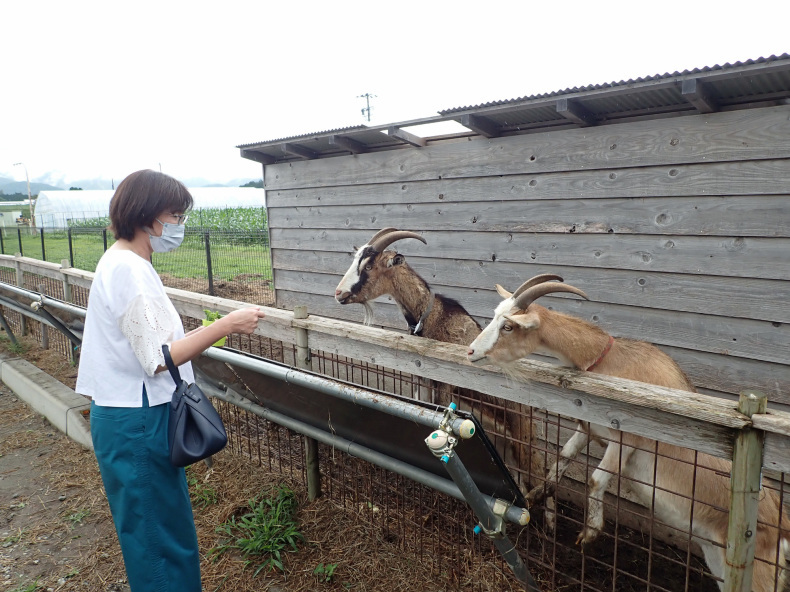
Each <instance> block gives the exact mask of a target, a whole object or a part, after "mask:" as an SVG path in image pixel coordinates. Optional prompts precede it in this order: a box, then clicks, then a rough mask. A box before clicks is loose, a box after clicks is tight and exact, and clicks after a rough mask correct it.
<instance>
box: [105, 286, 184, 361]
mask: <svg viewBox="0 0 790 592" xmlns="http://www.w3.org/2000/svg"><path fill="white" fill-rule="evenodd" d="M118 325H119V327H120V329H121V333H123V334H124V336H126V338H127V339H128V340H129V343H130V344H131V346H132V351H134V355H135V356H136V357H137V359H138V360H139V362H140V364H141V365H142V367H143V370H145V373H146V374H148V376H153V375H154V374H155V373H156V369H157V368H158V367H159V366H164V365H165V356H164V354H163V353H162V345H163V344H165V343H168V342H169V341H171V340H172V339H173V336H174V333H175V326H174V319H173V317H172V315H171V314H170V311H169V309H168V306H167V303H166V302H163V301H162V300H161V299H158V298H151V297H150V296H149V297H146V296H145V295H139V296H137V297H135V298H134V299H133V300H132V301H131V303H130V304H129V307H128V308H127V310H126V312H125V313H124V315H123V316H122V317H121V319H120V321H119V322H118Z"/></svg>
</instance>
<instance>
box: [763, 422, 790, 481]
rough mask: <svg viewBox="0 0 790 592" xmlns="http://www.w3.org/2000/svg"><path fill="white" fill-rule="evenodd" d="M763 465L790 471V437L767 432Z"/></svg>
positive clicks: (768, 467)
mask: <svg viewBox="0 0 790 592" xmlns="http://www.w3.org/2000/svg"><path fill="white" fill-rule="evenodd" d="M763 467H765V468H766V469H768V470H772V471H781V472H783V473H787V472H790V437H788V436H786V435H784V434H776V433H772V432H768V433H766V435H765V450H764V452H763Z"/></svg>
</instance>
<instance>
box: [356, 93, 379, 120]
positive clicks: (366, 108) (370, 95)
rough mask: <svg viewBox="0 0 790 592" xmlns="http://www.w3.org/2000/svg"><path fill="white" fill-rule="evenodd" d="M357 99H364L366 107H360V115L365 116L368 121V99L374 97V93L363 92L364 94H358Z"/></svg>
mask: <svg viewBox="0 0 790 592" xmlns="http://www.w3.org/2000/svg"><path fill="white" fill-rule="evenodd" d="M357 98H358V99H365V103H366V105H367V106H366V107H362V117H367V118H368V121H370V109H371V107H370V99H374V98H376V95H372V94H370V93H365V94H364V95H359V96H358V97H357Z"/></svg>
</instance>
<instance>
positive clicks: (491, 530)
mask: <svg viewBox="0 0 790 592" xmlns="http://www.w3.org/2000/svg"><path fill="white" fill-rule="evenodd" d="M442 464H444V466H445V468H446V469H447V472H448V473H449V475H450V477H451V478H452V480H453V482H454V483H455V484H456V486H457V487H458V489H459V491H460V492H461V493H462V494H463V496H464V499H465V500H466V502H467V503H468V504H469V505H470V506H471V507H472V510H473V511H474V513H475V515H477V517H478V519H479V520H480V525H481V526H482V530H483V531H484V532H486V533H487V534H488V535H489V538H490V539H491V540H492V541H493V543H494V546H496V548H497V549H499V552H500V553H501V554H502V556H503V557H504V558H505V561H506V562H507V564H508V565H509V566H510V569H512V570H513V574H514V575H515V576H516V579H518V581H520V582H522V583H523V584H524V585H526V587H527V590H529V592H540V588H538V586H537V584H536V583H535V580H534V578H533V577H532V574H530V573H529V570H528V569H527V566H526V565H524V562H523V561H522V560H521V556H520V555H519V554H518V551H516V548H515V547H514V546H513V543H511V542H510V539H509V538H507V535H505V532H504V527H502V528H501V529H500V526H501V519H500V518H499V516H497V515H496V514H494V512H493V511H492V509H491V506H490V504H488V503H487V500H486V499H485V498H486V496H485V495H483V493H482V492H481V491H480V490H479V489H478V488H477V485H476V484H475V482H474V480H473V479H472V477H471V475H470V474H469V471H467V470H466V467H465V466H464V463H463V462H461V459H460V458H459V457H458V455H457V454H456V453H455V451H454V450H453V451H450V452H449V453H448V454H446V455H445V456H443V457H442Z"/></svg>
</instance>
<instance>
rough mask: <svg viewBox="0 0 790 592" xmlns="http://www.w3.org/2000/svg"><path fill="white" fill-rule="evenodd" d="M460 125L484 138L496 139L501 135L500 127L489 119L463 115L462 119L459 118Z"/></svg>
mask: <svg viewBox="0 0 790 592" xmlns="http://www.w3.org/2000/svg"><path fill="white" fill-rule="evenodd" d="M458 123H460V124H461V125H462V126H464V127H466V128H469V129H470V130H472V131H473V132H475V133H478V134H480V135H481V136H483V137H484V138H495V137H497V136H498V135H499V128H498V126H497V125H496V124H495V123H494V122H493V121H491V120H490V119H488V118H487V117H481V116H480V115H474V114H469V115H461V117H460V118H458Z"/></svg>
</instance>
